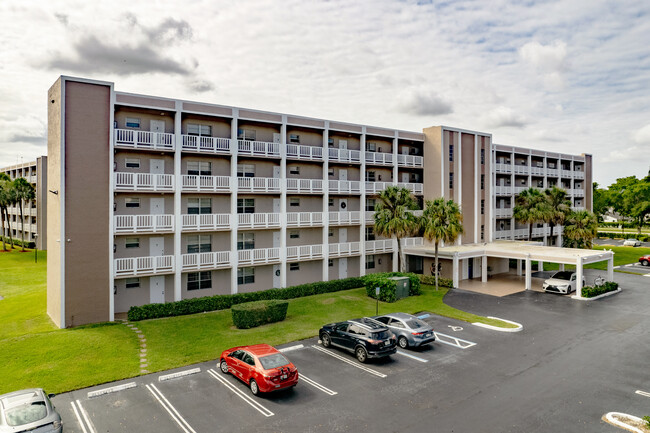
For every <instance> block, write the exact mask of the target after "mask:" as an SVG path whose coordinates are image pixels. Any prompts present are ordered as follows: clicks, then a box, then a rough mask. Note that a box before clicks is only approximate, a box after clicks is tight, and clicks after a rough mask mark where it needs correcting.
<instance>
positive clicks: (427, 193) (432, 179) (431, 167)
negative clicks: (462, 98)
mask: <svg viewBox="0 0 650 433" xmlns="http://www.w3.org/2000/svg"><path fill="white" fill-rule="evenodd" d="M422 132H423V133H424V166H425V167H427V170H428V175H427V176H424V199H425V200H434V199H436V198H438V197H440V188H441V185H440V164H441V157H442V149H443V143H442V128H441V127H440V126H432V127H430V128H425V129H423V130H422ZM443 174H444V175H445V176H447V174H446V173H443Z"/></svg>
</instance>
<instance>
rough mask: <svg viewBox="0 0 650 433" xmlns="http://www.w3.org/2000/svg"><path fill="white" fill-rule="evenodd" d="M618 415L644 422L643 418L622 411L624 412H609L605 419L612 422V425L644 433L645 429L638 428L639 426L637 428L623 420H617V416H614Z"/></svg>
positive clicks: (636, 432)
mask: <svg viewBox="0 0 650 433" xmlns="http://www.w3.org/2000/svg"><path fill="white" fill-rule="evenodd" d="M616 415H618V416H621V417H626V418H629V419H631V420H633V421H635V422H643V420H642V419H641V418H638V417H636V416H633V415H628V414H626V413H622V412H608V413H606V414H605V415H604V416H603V420H604V421H606V422H608V423H610V424H612V425H615V426H616V427H620V428H622V429H624V430H627V431H631V432H634V433H644V432H643V430H641V429H638V428H636V427H634V426H631V425H629V424H626V423H624V422H623V421H619V420H617V419H616V418H614V416H616Z"/></svg>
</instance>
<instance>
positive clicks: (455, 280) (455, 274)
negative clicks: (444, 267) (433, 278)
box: [436, 253, 460, 288]
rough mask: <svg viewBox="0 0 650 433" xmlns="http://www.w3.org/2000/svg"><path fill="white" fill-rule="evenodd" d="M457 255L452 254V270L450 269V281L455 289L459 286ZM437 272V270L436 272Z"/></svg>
mask: <svg viewBox="0 0 650 433" xmlns="http://www.w3.org/2000/svg"><path fill="white" fill-rule="evenodd" d="M458 270H459V266H458V253H454V259H453V268H452V273H453V275H452V280H453V284H454V287H455V288H458V285H459V284H460V278H459V275H458ZM436 271H437V270H436Z"/></svg>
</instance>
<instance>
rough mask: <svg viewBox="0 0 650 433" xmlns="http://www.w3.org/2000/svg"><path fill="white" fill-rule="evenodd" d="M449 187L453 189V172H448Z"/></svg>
mask: <svg viewBox="0 0 650 433" xmlns="http://www.w3.org/2000/svg"><path fill="white" fill-rule="evenodd" d="M449 189H454V173H449Z"/></svg>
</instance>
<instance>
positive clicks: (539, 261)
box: [537, 260, 544, 272]
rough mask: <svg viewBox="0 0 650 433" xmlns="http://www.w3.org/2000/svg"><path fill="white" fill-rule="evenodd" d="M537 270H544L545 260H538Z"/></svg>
mask: <svg viewBox="0 0 650 433" xmlns="http://www.w3.org/2000/svg"><path fill="white" fill-rule="evenodd" d="M537 270H538V271H539V272H542V271H543V270H544V262H543V261H541V260H538V261H537Z"/></svg>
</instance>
